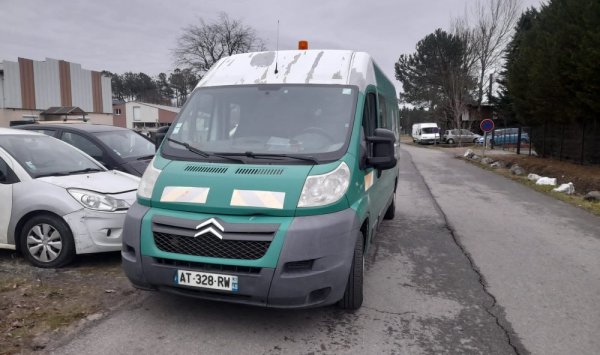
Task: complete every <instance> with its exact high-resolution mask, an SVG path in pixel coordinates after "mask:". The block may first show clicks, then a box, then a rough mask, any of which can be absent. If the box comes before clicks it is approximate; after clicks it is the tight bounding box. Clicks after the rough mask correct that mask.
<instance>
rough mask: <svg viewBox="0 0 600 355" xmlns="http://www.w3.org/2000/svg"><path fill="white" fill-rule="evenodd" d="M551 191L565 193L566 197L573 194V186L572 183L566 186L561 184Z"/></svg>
mask: <svg viewBox="0 0 600 355" xmlns="http://www.w3.org/2000/svg"><path fill="white" fill-rule="evenodd" d="M552 191H555V192H562V193H565V194H567V195H572V194H574V193H575V186H574V185H573V183H572V182H570V183H568V184H562V185H560V186H559V187H557V188H555V189H552Z"/></svg>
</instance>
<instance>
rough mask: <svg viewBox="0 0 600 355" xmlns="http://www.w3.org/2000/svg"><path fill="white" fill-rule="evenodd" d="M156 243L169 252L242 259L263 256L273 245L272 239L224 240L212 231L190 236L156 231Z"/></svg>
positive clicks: (159, 247)
mask: <svg viewBox="0 0 600 355" xmlns="http://www.w3.org/2000/svg"><path fill="white" fill-rule="evenodd" d="M154 243H155V244H156V246H157V247H158V249H160V250H162V251H166V252H169V253H176V254H185V255H194V256H207V257H212V258H224V259H242V260H255V259H260V258H262V257H263V256H264V255H265V253H266V252H267V250H268V249H269V245H271V241H258V240H222V239H219V238H218V237H216V236H214V235H213V234H211V233H207V234H204V235H201V236H198V237H188V236H182V235H176V234H169V233H160V232H154Z"/></svg>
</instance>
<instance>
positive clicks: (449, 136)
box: [442, 129, 481, 144]
mask: <svg viewBox="0 0 600 355" xmlns="http://www.w3.org/2000/svg"><path fill="white" fill-rule="evenodd" d="M479 137H481V136H480V135H478V134H475V133H473V132H471V131H469V130H468V129H450V130H446V131H445V132H444V135H443V136H442V142H444V143H448V144H454V143H459V142H460V143H475V142H476V141H477V139H478V138H479Z"/></svg>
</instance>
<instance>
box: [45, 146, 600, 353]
mask: <svg viewBox="0 0 600 355" xmlns="http://www.w3.org/2000/svg"><path fill="white" fill-rule="evenodd" d="M400 169H401V170H400V171H401V177H400V184H399V188H398V192H397V194H398V195H397V201H398V206H397V211H396V218H395V219H394V220H393V221H386V222H385V223H384V224H383V225H382V226H381V227H380V229H379V233H378V235H377V237H376V240H375V243H374V244H373V246H372V248H371V249H370V251H369V253H368V257H367V271H366V273H365V274H366V275H365V276H366V280H365V302H364V305H363V307H362V308H361V309H360V310H359V311H356V312H354V313H351V312H345V311H342V310H339V309H337V308H335V307H326V308H319V309H312V310H300V311H284V310H272V309H262V308H253V307H246V306H239V305H231V304H224V303H215V302H208V301H198V300H195V299H188V298H181V297H176V296H172V295H166V294H157V293H146V296H145V297H144V298H142V299H140V300H139V301H138V302H137V303H136V304H132V305H130V306H126V307H124V308H123V309H121V310H119V311H117V312H115V313H113V314H112V315H110V316H109V317H107V318H105V319H103V320H101V321H98V322H96V323H94V324H92V325H91V326H90V327H88V328H87V329H85V330H84V331H82V332H81V333H79V334H78V335H76V336H75V337H74V338H72V339H70V340H69V341H68V342H67V343H65V344H64V345H63V346H61V347H59V348H55V349H54V351H53V352H54V353H56V354H80V353H103V354H105V353H111V354H130V353H133V352H144V353H152V354H154V353H172V354H179V353H203V354H213V353H245V354H246V353H251V354H262V353H266V354H279V353H293V354H296V353H297V354H309V353H315V354H317V353H319V354H340V353H351V354H376V353H385V354H434V353H435V354H438V353H450V354H456V353H473V354H515V353H518V354H527V353H530V352H531V353H535V354H595V353H599V352H600V339H599V338H600V337H599V336H598V334H600V258H599V257H598V256H599V255H600V240H599V238H600V236H599V235H600V218H598V217H594V216H591V215H589V214H588V213H587V212H584V211H581V210H579V209H576V208H574V207H571V206H568V205H566V204H564V203H562V202H559V201H556V200H554V199H551V198H549V197H546V196H544V195H542V194H539V193H537V192H535V191H532V190H530V189H528V188H526V187H523V186H521V185H519V184H517V183H515V182H512V181H510V180H507V179H505V178H503V177H500V176H497V175H494V174H493V173H491V172H488V171H485V170H481V169H479V168H477V167H474V166H471V165H469V164H468V163H466V162H463V161H460V160H457V159H454V158H452V157H451V156H449V155H448V154H446V153H443V152H440V151H438V150H433V149H425V148H416V147H411V146H406V145H405V146H404V148H403V152H402V157H401V163H400Z"/></svg>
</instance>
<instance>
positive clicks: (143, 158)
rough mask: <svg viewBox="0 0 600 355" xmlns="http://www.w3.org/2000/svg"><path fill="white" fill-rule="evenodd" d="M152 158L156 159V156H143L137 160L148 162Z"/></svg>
mask: <svg viewBox="0 0 600 355" xmlns="http://www.w3.org/2000/svg"><path fill="white" fill-rule="evenodd" d="M152 158H154V154H149V155H142V156H141V157H139V158H137V159H136V160H148V159H152Z"/></svg>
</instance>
